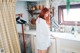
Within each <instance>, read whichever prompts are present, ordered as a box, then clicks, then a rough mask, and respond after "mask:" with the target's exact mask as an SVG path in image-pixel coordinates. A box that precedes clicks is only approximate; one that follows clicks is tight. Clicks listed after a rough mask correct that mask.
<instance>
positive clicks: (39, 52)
mask: <svg viewBox="0 0 80 53" xmlns="http://www.w3.org/2000/svg"><path fill="white" fill-rule="evenodd" d="M38 53H47V50H38Z"/></svg>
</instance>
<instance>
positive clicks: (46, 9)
mask: <svg viewBox="0 0 80 53" xmlns="http://www.w3.org/2000/svg"><path fill="white" fill-rule="evenodd" d="M48 11H49V9H48V8H43V9H42V10H41V12H40V14H39V18H42V19H45V18H44V16H45V14H46V12H48Z"/></svg>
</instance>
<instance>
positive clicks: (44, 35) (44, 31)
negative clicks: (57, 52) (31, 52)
mask: <svg viewBox="0 0 80 53" xmlns="http://www.w3.org/2000/svg"><path fill="white" fill-rule="evenodd" d="M50 44H51V41H50V28H49V27H48V24H47V23H46V21H45V20H44V19H42V18H38V19H37V20H36V47H37V49H40V50H46V49H47V48H48V47H49V46H50Z"/></svg>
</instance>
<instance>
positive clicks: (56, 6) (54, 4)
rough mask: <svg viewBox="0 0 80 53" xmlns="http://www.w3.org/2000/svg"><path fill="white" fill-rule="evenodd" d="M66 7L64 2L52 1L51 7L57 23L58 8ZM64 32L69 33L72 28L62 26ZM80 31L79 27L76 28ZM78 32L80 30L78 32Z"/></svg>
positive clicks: (63, 0)
mask: <svg viewBox="0 0 80 53" xmlns="http://www.w3.org/2000/svg"><path fill="white" fill-rule="evenodd" d="M71 4H80V2H71ZM60 5H66V0H53V2H52V7H54V18H55V19H56V20H57V21H58V6H60ZM64 27H65V31H66V32H70V31H71V28H72V26H64ZM77 28H79V29H80V27H77ZM78 31H79V32H80V30H78Z"/></svg>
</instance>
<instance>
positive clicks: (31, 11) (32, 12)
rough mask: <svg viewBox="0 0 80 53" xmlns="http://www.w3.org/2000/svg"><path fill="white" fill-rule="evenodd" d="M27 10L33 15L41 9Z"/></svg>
mask: <svg viewBox="0 0 80 53" xmlns="http://www.w3.org/2000/svg"><path fill="white" fill-rule="evenodd" d="M28 12H29V13H30V14H31V15H32V16H33V15H34V14H36V15H37V14H39V13H40V12H41V10H28Z"/></svg>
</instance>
